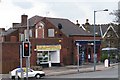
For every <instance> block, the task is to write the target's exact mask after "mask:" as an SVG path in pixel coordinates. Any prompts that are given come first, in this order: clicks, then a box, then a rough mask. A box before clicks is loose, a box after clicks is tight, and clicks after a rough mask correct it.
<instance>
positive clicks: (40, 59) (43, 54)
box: [36, 45, 61, 67]
mask: <svg viewBox="0 0 120 80" xmlns="http://www.w3.org/2000/svg"><path fill="white" fill-rule="evenodd" d="M60 49H61V45H37V46H36V51H37V64H38V65H39V64H49V67H51V64H53V63H54V64H55V63H57V64H59V63H60Z"/></svg>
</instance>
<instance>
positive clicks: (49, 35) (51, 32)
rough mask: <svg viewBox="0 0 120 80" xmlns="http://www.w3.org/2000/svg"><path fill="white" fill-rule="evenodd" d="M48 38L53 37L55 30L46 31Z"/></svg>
mask: <svg viewBox="0 0 120 80" xmlns="http://www.w3.org/2000/svg"><path fill="white" fill-rule="evenodd" d="M48 37H55V29H48Z"/></svg>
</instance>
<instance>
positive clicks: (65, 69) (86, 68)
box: [0, 63, 118, 78]
mask: <svg viewBox="0 0 120 80" xmlns="http://www.w3.org/2000/svg"><path fill="white" fill-rule="evenodd" d="M117 65H118V63H113V64H110V67H105V65H104V64H103V63H99V64H96V71H102V70H106V69H110V68H113V67H114V66H117ZM42 71H44V72H45V75H46V76H56V75H67V74H76V73H85V72H86V73H87V72H93V71H94V64H93V63H91V64H84V65H80V66H79V67H78V66H77V65H69V66H62V67H49V68H43V69H42ZM9 76H10V75H9V74H0V78H9Z"/></svg>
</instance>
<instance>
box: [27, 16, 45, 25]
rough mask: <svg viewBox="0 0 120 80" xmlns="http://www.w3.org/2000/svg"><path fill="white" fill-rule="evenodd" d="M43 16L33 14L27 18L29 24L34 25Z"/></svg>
mask: <svg viewBox="0 0 120 80" xmlns="http://www.w3.org/2000/svg"><path fill="white" fill-rule="evenodd" d="M43 18H44V17H42V16H38V15H35V16H33V17H31V18H29V26H30V27H32V26H34V25H35V24H36V23H37V22H39V21H41V20H42V19H43Z"/></svg>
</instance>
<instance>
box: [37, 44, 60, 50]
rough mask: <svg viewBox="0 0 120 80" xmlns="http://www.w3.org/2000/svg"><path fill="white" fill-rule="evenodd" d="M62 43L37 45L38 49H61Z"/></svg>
mask: <svg viewBox="0 0 120 80" xmlns="http://www.w3.org/2000/svg"><path fill="white" fill-rule="evenodd" d="M60 49H61V45H37V46H36V50H37V51H38V50H60Z"/></svg>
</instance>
